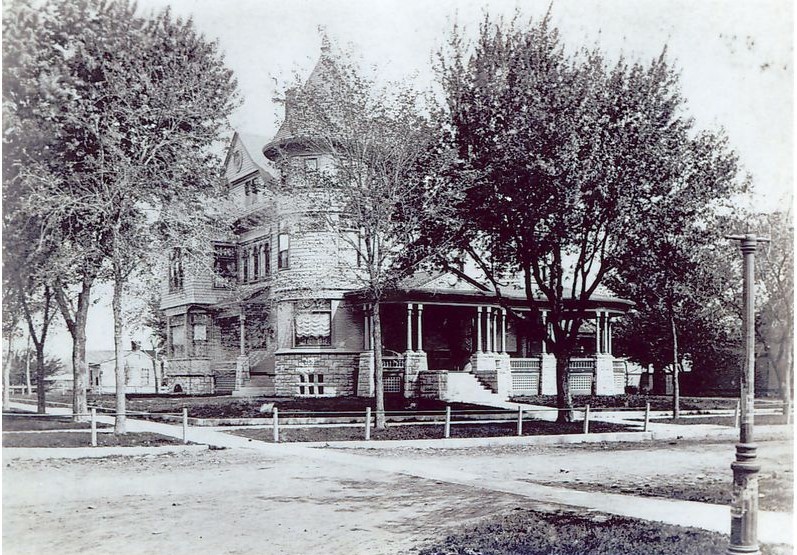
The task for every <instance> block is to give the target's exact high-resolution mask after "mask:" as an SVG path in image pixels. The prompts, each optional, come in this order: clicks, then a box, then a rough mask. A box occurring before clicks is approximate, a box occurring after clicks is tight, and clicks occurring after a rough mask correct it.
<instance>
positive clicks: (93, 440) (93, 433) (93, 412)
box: [91, 407, 97, 447]
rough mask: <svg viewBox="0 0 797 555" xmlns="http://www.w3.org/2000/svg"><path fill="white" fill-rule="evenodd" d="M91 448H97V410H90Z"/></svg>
mask: <svg viewBox="0 0 797 555" xmlns="http://www.w3.org/2000/svg"><path fill="white" fill-rule="evenodd" d="M91 446H92V447H97V409H96V408H93V407H92V409H91Z"/></svg>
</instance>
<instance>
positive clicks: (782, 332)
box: [756, 211, 794, 413]
mask: <svg viewBox="0 0 797 555" xmlns="http://www.w3.org/2000/svg"><path fill="white" fill-rule="evenodd" d="M758 220H759V221H758V222H757V224H758V225H757V226H756V227H758V228H760V230H761V234H762V235H764V236H768V237H769V238H770V244H769V245H768V246H767V247H764V248H762V249H760V250H759V252H757V253H756V280H757V285H758V287H757V292H756V295H757V296H758V297H759V298H760V299H761V300H760V302H759V307H760V308H759V310H758V315H757V318H756V337H757V339H758V342H759V344H760V346H761V347H762V351H763V354H764V355H766V359H767V362H768V364H771V365H772V368H773V369H774V371H775V374H776V376H777V378H778V382H779V384H778V385H779V387H780V392H781V397H782V399H783V402H784V411H788V410H789V407H790V405H791V396H792V393H791V391H792V387H793V384H794V226H793V223H792V219H791V212H790V211H787V212H774V213H771V214H762V215H760V216H759V217H758ZM784 413H785V412H784Z"/></svg>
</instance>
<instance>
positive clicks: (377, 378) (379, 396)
mask: <svg viewBox="0 0 797 555" xmlns="http://www.w3.org/2000/svg"><path fill="white" fill-rule="evenodd" d="M373 307H374V321H373V324H374V329H373V334H374V344H373V345H372V347H373V349H374V389H375V390H376V429H377V430H384V429H385V428H386V427H387V423H386V422H385V388H384V386H383V384H382V383H383V380H382V320H381V316H380V305H379V302H375V303H374V304H373Z"/></svg>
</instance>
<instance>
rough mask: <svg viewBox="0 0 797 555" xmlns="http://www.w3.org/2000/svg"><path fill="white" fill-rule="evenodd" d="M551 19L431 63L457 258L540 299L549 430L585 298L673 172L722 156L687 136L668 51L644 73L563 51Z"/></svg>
mask: <svg viewBox="0 0 797 555" xmlns="http://www.w3.org/2000/svg"><path fill="white" fill-rule="evenodd" d="M550 20H551V16H550V13H549V14H547V15H546V16H545V17H544V18H542V19H541V20H539V21H537V22H534V21H532V22H530V23H529V24H527V25H526V24H523V23H522V22H520V21H519V19H518V18H515V19H514V20H513V21H511V22H508V23H506V22H503V21H498V22H493V21H491V20H490V19H489V17H485V20H484V21H483V23H482V25H481V28H480V33H479V36H478V39H477V40H476V42H475V45H474V46H473V47H472V48H471V47H470V46H469V45H468V44H467V43H466V41H465V39H464V38H463V36H462V33H461V32H460V31H459V30H457V29H455V30H454V32H453V33H452V36H451V38H450V41H449V48H448V50H447V51H445V52H441V54H440V57H439V63H438V70H439V75H440V82H441V84H442V87H443V90H444V93H445V99H446V104H445V106H444V107H443V113H442V115H443V122H444V125H445V130H446V132H447V133H446V137H445V140H446V142H447V144H448V145H450V147H451V148H453V149H454V150H455V152H456V155H457V163H456V164H455V165H454V166H453V167H452V170H451V172H450V173H451V175H453V176H454V179H457V180H458V181H459V182H460V183H461V186H462V188H463V189H464V190H465V195H464V200H463V202H461V203H460V205H459V212H460V214H461V218H462V220H463V221H465V222H466V223H467V225H465V226H462V229H464V230H466V231H465V232H463V233H462V234H461V239H462V240H461V242H460V244H459V247H460V248H461V250H462V251H464V252H466V253H468V254H469V255H470V256H471V257H472V258H473V259H474V260H475V261H476V262H477V263H478V265H479V267H480V268H481V269H482V270H483V271H484V273H485V275H486V276H488V278H489V279H490V280H491V281H492V283H493V285H494V286H495V288H496V290H498V291H499V294H500V290H501V288H502V287H503V286H505V285H506V284H507V283H508V282H509V280H510V276H512V275H514V274H519V275H520V276H522V280H523V284H524V288H525V291H526V296H527V298H528V301H529V309H530V310H532V317H534V316H535V312H534V311H535V307H534V304H533V302H532V300H533V298H534V295H535V291H539V292H540V294H541V295H542V296H543V297H544V298H545V299H546V300H547V305H548V306H547V308H548V310H549V313H548V321H549V322H550V324H551V327H552V332H553V334H552V337H551V338H549V339H548V347H549V352H552V353H553V354H554V355H555V356H556V359H557V363H556V375H557V389H558V394H557V402H558V406H559V408H561V409H565V410H562V411H560V413H559V418H560V419H561V420H569V419H571V418H572V399H571V397H570V392H569V374H568V371H567V369H568V363H569V359H570V356H571V354H572V352H573V351H574V348H575V345H576V340H577V337H578V332H579V329H580V327H581V324H582V322H583V320H584V318H585V317H586V308H587V306H588V303H589V299H590V298H591V297H592V295H593V294H594V293H595V291H596V290H597V289H598V287H599V286H601V285H602V284H605V280H606V277H607V276H608V275H609V274H611V273H612V272H614V271H616V270H617V269H618V268H619V267H620V265H621V264H622V262H623V256H624V253H626V252H627V251H628V250H629V247H630V245H629V244H630V243H632V242H633V241H635V238H634V232H635V231H636V230H638V228H639V227H640V222H645V221H647V218H648V217H649V215H650V214H651V213H652V212H653V211H654V209H655V205H656V201H657V199H658V198H660V197H662V196H663V195H666V194H667V193H668V191H670V190H671V189H672V187H673V186H674V185H675V184H677V183H679V179H680V178H681V177H680V176H681V174H682V172H683V170H684V167H688V168H690V171H694V172H695V173H700V167H702V165H708V164H710V163H711V162H712V161H714V160H715V159H721V160H725V159H726V158H728V157H730V158H732V157H731V156H730V155H728V154H727V153H725V151H724V148H725V145H724V143H723V142H722V141H721V140H718V139H716V138H714V137H712V136H711V135H701V136H699V137H697V138H694V136H693V135H694V132H693V122H692V120H691V119H689V118H688V117H687V115H686V114H685V109H684V100H683V98H682V97H681V96H680V94H679V90H678V75H677V73H676V71H675V70H674V69H673V68H672V67H671V66H670V65H669V63H668V62H667V60H666V56H665V54H666V51H665V52H662V54H661V56H659V57H658V58H656V59H654V60H652V61H651V62H650V63H648V64H647V65H643V64H641V63H630V62H629V61H627V60H625V59H620V60H619V61H617V62H616V63H611V64H610V63H609V62H608V61H607V60H605V59H604V57H603V55H602V54H601V52H599V51H598V50H586V49H582V50H579V51H577V52H572V53H571V52H568V51H567V50H566V49H565V47H564V45H563V44H562V43H561V41H560V38H559V34H558V31H557V30H556V29H555V28H554V27H553V26H552V25H551V21H550Z"/></svg>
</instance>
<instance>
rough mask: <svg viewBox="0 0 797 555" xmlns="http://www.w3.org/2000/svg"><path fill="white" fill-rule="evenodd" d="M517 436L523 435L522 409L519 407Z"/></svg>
mask: <svg viewBox="0 0 797 555" xmlns="http://www.w3.org/2000/svg"><path fill="white" fill-rule="evenodd" d="M517 435H519V436H522V435H523V407H521V406H520V405H518V408H517Z"/></svg>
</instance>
